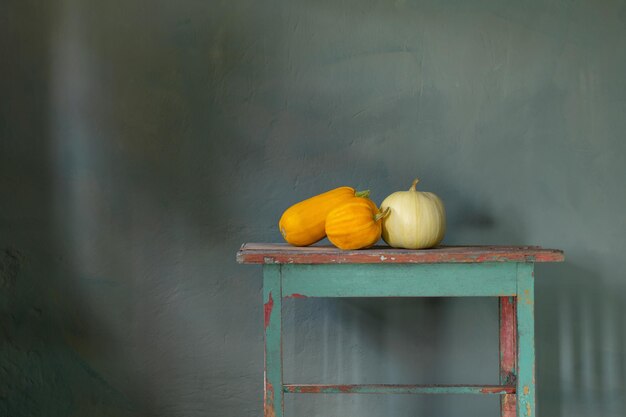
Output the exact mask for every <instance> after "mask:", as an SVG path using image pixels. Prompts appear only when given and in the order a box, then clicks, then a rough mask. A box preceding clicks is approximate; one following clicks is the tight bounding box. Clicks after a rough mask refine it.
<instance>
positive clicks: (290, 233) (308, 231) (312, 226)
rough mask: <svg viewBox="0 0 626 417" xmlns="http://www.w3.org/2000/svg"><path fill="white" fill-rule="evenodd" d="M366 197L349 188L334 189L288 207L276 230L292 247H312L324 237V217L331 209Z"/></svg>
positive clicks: (367, 193)
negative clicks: (357, 198) (356, 198)
mask: <svg viewBox="0 0 626 417" xmlns="http://www.w3.org/2000/svg"><path fill="white" fill-rule="evenodd" d="M368 196H369V191H359V192H357V191H356V190H355V189H354V188H351V187H339V188H335V189H334V190H330V191H327V192H325V193H322V194H319V195H316V196H314V197H311V198H308V199H306V200H304V201H301V202H299V203H297V204H294V205H293V206H291V207H289V208H288V209H287V210H285V212H284V213H283V215H282V216H281V218H280V221H279V222H278V228H279V230H280V233H281V234H282V235H283V238H284V239H285V241H287V242H288V243H290V244H292V245H294V246H308V245H312V244H313V243H315V242H318V241H320V240H322V239H324V237H325V236H326V232H325V230H324V226H325V223H326V216H327V215H328V213H330V211H331V210H332V209H334V208H337V207H338V206H340V205H342V204H344V203H346V202H348V201H350V200H352V199H354V198H355V197H365V198H367V197H368ZM368 200H369V199H368ZM372 204H373V203H372Z"/></svg>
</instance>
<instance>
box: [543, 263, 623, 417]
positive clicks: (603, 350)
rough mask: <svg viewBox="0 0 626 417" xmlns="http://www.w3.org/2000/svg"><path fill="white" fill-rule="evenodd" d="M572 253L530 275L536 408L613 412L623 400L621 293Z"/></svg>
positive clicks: (584, 413) (546, 412)
mask: <svg viewBox="0 0 626 417" xmlns="http://www.w3.org/2000/svg"><path fill="white" fill-rule="evenodd" d="M577 255H578V254H577V253H576V252H574V251H572V252H571V253H569V254H568V253H566V262H565V263H563V264H559V265H553V266H549V267H548V266H539V267H538V270H539V272H537V274H536V276H537V281H536V294H537V295H536V307H537V308H536V315H537V324H536V333H537V336H536V338H537V354H538V356H537V366H538V372H537V373H538V379H539V385H538V388H539V394H538V395H539V396H540V397H539V398H540V403H539V406H540V412H541V413H542V414H543V415H561V416H589V415H603V416H619V415H621V413H622V410H623V407H624V402H625V401H626V357H625V355H624V341H625V340H626V322H625V317H626V309H625V308H624V303H623V294H622V293H621V291H618V290H612V289H610V288H607V287H606V285H603V282H602V278H601V274H600V273H598V272H597V270H596V271H594V269H593V265H594V263H593V262H589V263H588V264H587V265H585V266H582V265H580V264H579V263H578V261H577V259H579V258H580V259H582V258H583V257H579V256H577ZM584 259H586V260H590V261H592V260H593V258H590V257H589V255H588V254H586V255H585V256H584ZM596 266H597V265H596Z"/></svg>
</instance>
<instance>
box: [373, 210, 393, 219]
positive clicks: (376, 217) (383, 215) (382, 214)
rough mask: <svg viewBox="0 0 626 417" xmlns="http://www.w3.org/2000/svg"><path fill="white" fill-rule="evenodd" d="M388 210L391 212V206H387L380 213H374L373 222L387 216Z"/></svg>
mask: <svg viewBox="0 0 626 417" xmlns="http://www.w3.org/2000/svg"><path fill="white" fill-rule="evenodd" d="M390 212H391V207H387V208H386V209H385V211H382V212H380V213H376V215H375V216H374V222H377V221H379V220H380V219H383V218H385V217H387V216H388V215H389V213H390Z"/></svg>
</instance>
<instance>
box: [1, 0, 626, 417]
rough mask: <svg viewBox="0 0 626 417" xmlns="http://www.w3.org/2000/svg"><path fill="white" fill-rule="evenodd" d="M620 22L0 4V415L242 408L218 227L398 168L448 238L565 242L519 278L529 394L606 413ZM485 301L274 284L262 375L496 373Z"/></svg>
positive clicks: (247, 271)
mask: <svg viewBox="0 0 626 417" xmlns="http://www.w3.org/2000/svg"><path fill="white" fill-rule="evenodd" d="M625 44H626V5H625V4H624V2H610V1H591V0H587V1H577V2H571V1H564V0H557V1H552V2H546V1H530V2H520V1H469V2H468V1H456V2H440V1H427V0H424V1H418V2H412V1H401V0H398V1H395V2H391V1H378V2H375V1H371V0H359V1H351V0H348V1H342V2H337V1H326V0H319V1H311V0H308V1H304V0H296V1H286V0H285V1H283V0H271V1H263V2H261V1H253V0H230V1H195V0H180V1H175V2H174V1H155V2H148V1H144V0H130V1H117V0H114V1H107V2H96V1H85V0H64V1H61V0H53V1H49V2H43V1H34V0H20V1H17V0H15V1H13V0H9V1H8V2H7V1H4V2H2V4H0V57H1V58H0V308H1V310H0V337H1V341H0V415H2V416H11V417H26V416H47V417H53V416H107V417H108V416H167V417H171V416H184V417H195V416H220V417H227V416H232V417H241V416H250V417H252V416H259V415H260V413H261V396H262V386H261V382H262V358H263V351H262V349H263V348H262V332H261V331H262V314H261V295H260V287H261V275H260V272H261V271H260V268H257V267H251V266H240V265H237V264H235V262H234V254H235V251H236V249H237V248H238V246H239V245H240V244H241V243H242V242H244V241H278V240H279V239H280V236H279V234H278V231H277V230H276V223H277V220H278V218H279V216H280V214H281V212H282V210H283V209H285V208H286V207H287V206H288V205H290V204H291V203H293V202H295V201H297V200H299V199H301V198H305V197H307V196H310V195H312V194H314V193H317V192H320V191H323V190H326V189H329V188H332V187H335V186H339V185H352V186H355V187H358V188H361V189H364V188H370V189H371V190H372V193H373V197H374V198H375V199H376V200H377V201H378V202H380V201H381V200H382V199H383V198H384V197H385V196H386V195H387V194H388V193H390V192H392V191H395V190H398V189H404V188H407V187H408V185H409V184H410V181H411V180H412V179H413V177H414V176H420V177H421V179H422V183H421V184H422V187H423V189H424V190H430V191H435V192H437V193H438V194H439V195H440V196H441V197H442V198H443V200H444V201H445V203H446V204H447V208H448V215H449V232H448V235H447V237H446V243H449V244H452V243H476V244H480V243H496V244H540V245H544V246H552V247H560V248H563V249H565V251H566V252H567V259H568V260H567V262H566V263H565V264H562V265H541V266H539V267H538V268H537V274H536V275H537V285H536V288H537V308H536V313H537V316H538V321H537V329H536V330H537V355H538V369H537V378H538V397H539V402H540V403H539V413H540V415H542V416H546V417H547V416H568V417H574V416H598V415H602V416H606V417H611V416H621V415H623V414H622V413H623V410H624V407H626V404H625V403H626V393H625V391H626V307H625V305H626V276H625V272H624V271H626V258H625V257H624V252H625V251H626V244H625V242H626V239H625V238H624V236H625V235H626V215H625V214H624V213H625V211H624V207H626V191H625V187H624V178H626V158H625V155H626V143H625V141H624V132H626V117H624V115H625V114H626V77H625V76H624V74H626V48H625V47H624V45H625ZM496 311H497V308H496V304H495V301H494V300H489V299H474V300H464V301H460V300H450V299H424V300H368V299H364V300H298V301H289V302H288V303H287V312H288V316H287V318H286V321H285V330H286V332H287V340H286V343H285V354H286V365H287V369H286V371H285V372H286V376H287V378H288V379H289V380H291V381H292V382H323V381H327V382H345V383H357V382H362V383H368V382H369V383H374V382H389V383H390V382H398V383H429V382H439V383H471V382H475V383H494V382H496V381H497V347H496V340H497V339H496V337H497V334H496V330H497V329H496V326H497V320H496ZM299 398H300V397H299ZM497 407H498V406H497V401H496V399H495V398H489V399H480V398H475V397H453V398H444V397H437V398H430V397H410V396H405V397H384V398H381V397H377V396H363V397H349V396H321V397H302V398H301V399H299V400H297V401H292V400H290V401H288V404H287V409H288V411H290V412H292V413H291V415H295V414H294V413H295V412H298V413H299V414H298V415H302V416H320V417H321V416H324V417H327V416H390V417H391V416H409V415H411V416H415V415H420V416H421V415H424V416H433V415H436V416H452V415H464V416H485V415H496V412H497Z"/></svg>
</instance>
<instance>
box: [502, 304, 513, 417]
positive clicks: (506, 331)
mask: <svg viewBox="0 0 626 417" xmlns="http://www.w3.org/2000/svg"><path fill="white" fill-rule="evenodd" d="M499 301H500V385H513V384H515V380H516V376H515V373H516V368H517V364H516V357H517V320H516V316H515V315H516V307H517V297H500V298H499ZM515 404H516V401H515V394H504V395H502V396H500V416H501V417H515V415H516V413H515Z"/></svg>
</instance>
